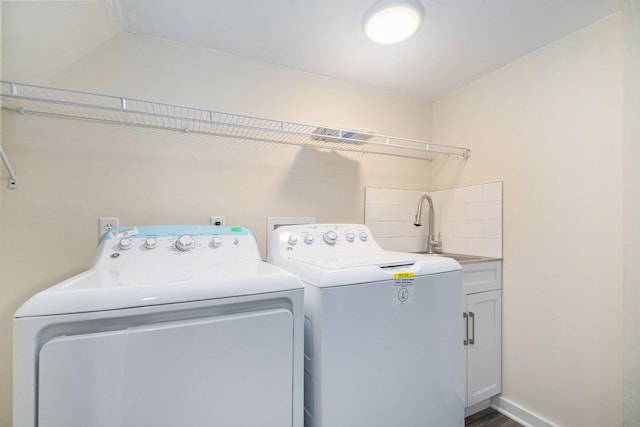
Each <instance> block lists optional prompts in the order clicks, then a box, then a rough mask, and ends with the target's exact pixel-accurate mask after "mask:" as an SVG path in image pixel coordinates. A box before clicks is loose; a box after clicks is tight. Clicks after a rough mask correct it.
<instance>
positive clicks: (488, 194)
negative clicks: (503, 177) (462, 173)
mask: <svg viewBox="0 0 640 427" xmlns="http://www.w3.org/2000/svg"><path fill="white" fill-rule="evenodd" d="M482 188H483V192H484V197H483V200H484V201H485V202H497V201H500V202H501V201H502V182H492V183H489V184H484V185H483V186H482Z"/></svg>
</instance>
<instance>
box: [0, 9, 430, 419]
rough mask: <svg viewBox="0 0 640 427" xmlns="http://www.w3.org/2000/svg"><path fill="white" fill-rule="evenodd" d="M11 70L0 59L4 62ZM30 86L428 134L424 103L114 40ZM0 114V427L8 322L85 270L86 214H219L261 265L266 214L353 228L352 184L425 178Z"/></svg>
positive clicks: (359, 157) (188, 51)
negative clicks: (3, 158) (9, 176)
mask: <svg viewBox="0 0 640 427" xmlns="http://www.w3.org/2000/svg"><path fill="white" fill-rule="evenodd" d="M16 3H20V2H16ZM52 3H55V2H52ZM16 16H24V17H25V18H24V19H28V14H17V15H16ZM60 25H65V22H64V21H62V22H60ZM14 27H17V28H19V27H20V26H19V25H16V26H14ZM42 31H48V29H47V28H46V27H44V28H43V29H42ZM43 38H46V34H45V35H42V34H39V35H38V36H37V37H34V38H32V39H31V40H41V39H43ZM3 39H4V40H5V42H6V40H7V39H11V40H12V42H15V43H18V44H20V49H12V52H22V53H21V54H28V53H29V52H31V51H32V49H31V47H30V43H31V41H30V40H24V39H20V38H16V37H14V34H8V33H7V32H6V31H5V33H4V34H3ZM35 52H37V50H35ZM17 60H18V59H17V58H15V57H14V56H12V55H7V54H5V58H4V61H5V63H12V62H13V61H17ZM20 61H22V59H20ZM5 77H7V78H8V76H5ZM21 77H22V76H21V75H20V73H15V72H14V73H13V74H12V75H11V78H13V79H16V80H18V81H21V80H25V79H23V78H21ZM38 80H39V81H41V82H43V83H45V84H48V85H54V86H62V87H67V88H74V89H84V90H90V91H95V92H103V93H110V94H116V95H124V96H129V97H138V98H143V99H149V100H156V101H165V102H171V103H177V104H184V105H190V106H199V107H205V108H210V109H214V110H220V111H228V112H233V113H241V114H251V115H259V116H266V117H273V118H278V119H283V120H289V121H301V122H310V123H319V124H333V125H348V126H358V127H369V128H374V129H377V130H378V131H379V132H380V133H386V134H391V135H397V136H400V137H408V138H417V139H427V140H428V139H430V136H431V105H430V103H426V102H420V101H417V100H413V99H409V98H405V97H398V96H395V95H393V94H391V93H388V92H383V91H379V90H375V89H371V88H366V87H362V86H356V85H351V84H346V83H341V82H338V81H335V80H332V79H328V78H322V77H318V76H314V75H310V74H305V73H300V72H296V71H293V70H288V69H284V68H278V67H274V66H270V65H266V64H263V63H259V62H255V61H248V60H244V59H241V58H237V57H234V56H230V55H225V54H222V53H217V52H211V51H206V50H203V49H196V48H190V47H187V46H184V45H180V44H175V43H168V42H164V41H160V40H155V39H148V38H142V37H138V36H133V35H127V34H119V35H116V36H114V37H113V38H111V39H109V40H108V41H107V42H105V43H103V44H101V45H99V46H98V47H96V48H95V49H93V50H92V51H91V52H89V53H88V54H86V55H84V56H82V57H81V58H80V59H78V60H77V61H75V62H73V63H71V64H69V65H68V66H67V67H65V68H64V69H63V70H61V71H60V72H57V73H55V74H51V75H48V76H45V75H39V76H38ZM2 114H3V117H2V119H3V121H2V124H3V126H2V142H3V146H4V147H5V149H6V151H7V153H8V155H9V156H10V159H11V161H12V164H13V167H14V169H15V171H16V173H17V174H18V176H19V178H20V189H19V190H17V191H9V190H7V189H6V187H5V183H6V176H4V175H3V181H2V184H3V185H2V188H1V189H0V194H1V197H2V206H1V209H0V220H1V223H0V233H2V234H1V235H2V245H0V268H1V269H2V277H1V280H0V367H1V368H0V426H2V427H9V425H10V412H11V410H10V408H11V406H10V405H11V376H10V373H11V317H12V314H13V313H14V311H15V310H16V309H17V308H18V306H19V305H20V304H21V303H22V302H23V301H25V300H26V299H27V298H28V297H29V296H30V295H32V294H34V293H36V292H38V291H39V290H42V289H44V288H46V287H48V286H50V285H52V284H54V283H56V282H57V281H60V280H62V279H64V278H66V277H68V276H70V275H72V274H74V273H78V272H81V271H82V270H84V269H86V268H87V267H88V266H89V265H90V262H91V260H92V258H93V254H94V248H95V244H96V241H97V237H98V236H97V219H98V217H101V216H115V217H119V218H120V221H121V224H123V225H128V224H150V225H153V224H206V223H207V221H208V217H209V216H210V215H225V216H226V219H227V223H229V224H238V225H244V226H247V227H248V228H250V229H251V230H252V231H254V232H255V234H256V235H257V238H258V241H259V243H260V247H261V251H262V254H263V255H264V243H265V234H266V217H268V216H316V217H317V220H318V221H326V222H333V221H340V222H362V221H363V217H364V187H365V186H367V185H368V186H384V185H391V186H394V187H411V186H418V187H423V186H426V185H428V179H429V175H430V170H429V165H428V163H426V162H424V161H418V160H408V159H400V158H395V157H384V156H380V155H369V154H361V153H349V154H344V153H341V152H332V151H320V150H314V149H310V148H299V147H293V146H285V145H274V144H266V143H256V142H249V141H242V140H233V139H220V138H211V137H206V136H199V135H192V134H182V133H179V132H170V131H160V130H151V129H141V128H134V127H126V126H116V125H107V124H99V123H93V122H83V121H78V120H69V119H60V118H53V117H42V116H35V115H29V114H25V115H21V114H18V113H12V112H3V113H2Z"/></svg>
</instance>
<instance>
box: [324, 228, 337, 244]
mask: <svg viewBox="0 0 640 427" xmlns="http://www.w3.org/2000/svg"><path fill="white" fill-rule="evenodd" d="M322 240H324V242H325V243H326V244H327V245H335V244H336V241H337V240H338V235H337V234H336V232H335V231H327V232H326V233H324V235H323V236H322Z"/></svg>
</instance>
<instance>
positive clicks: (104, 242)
mask: <svg viewBox="0 0 640 427" xmlns="http://www.w3.org/2000/svg"><path fill="white" fill-rule="evenodd" d="M254 259H258V260H259V259H260V255H259V253H258V247H257V243H256V240H255V237H254V235H253V233H251V232H250V231H249V230H248V229H246V228H244V227H225V226H140V227H119V228H115V229H113V230H110V231H109V232H107V233H105V234H104V235H103V236H102V237H101V238H100V240H99V242H98V255H97V257H96V260H95V261H94V266H100V265H110V266H113V265H114V264H115V265H118V264H123V263H129V262H131V263H137V264H140V265H141V266H144V265H145V264H148V265H150V266H153V265H159V264H164V263H169V264H171V263H176V264H185V263H187V264H198V263H208V264H211V263H212V262H218V263H220V262H231V261H245V260H254Z"/></svg>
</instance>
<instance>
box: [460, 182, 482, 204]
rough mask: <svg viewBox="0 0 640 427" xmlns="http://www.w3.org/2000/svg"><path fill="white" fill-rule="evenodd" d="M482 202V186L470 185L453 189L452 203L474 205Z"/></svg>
mask: <svg viewBox="0 0 640 427" xmlns="http://www.w3.org/2000/svg"><path fill="white" fill-rule="evenodd" d="M483 200H484V190H483V186H482V185H471V186H469V187H458V188H454V189H453V202H454V203H475V202H482V201H483Z"/></svg>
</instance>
